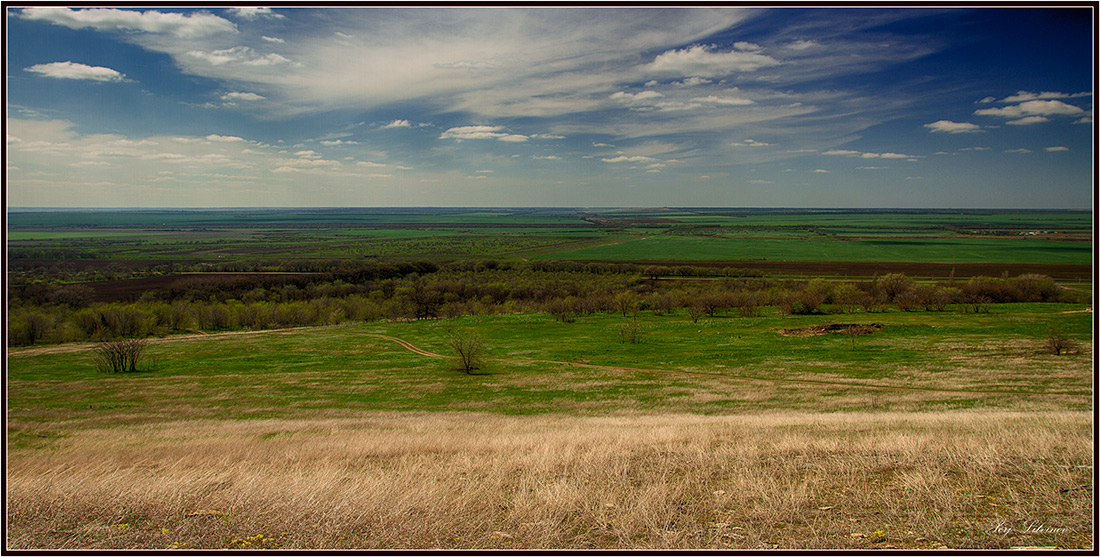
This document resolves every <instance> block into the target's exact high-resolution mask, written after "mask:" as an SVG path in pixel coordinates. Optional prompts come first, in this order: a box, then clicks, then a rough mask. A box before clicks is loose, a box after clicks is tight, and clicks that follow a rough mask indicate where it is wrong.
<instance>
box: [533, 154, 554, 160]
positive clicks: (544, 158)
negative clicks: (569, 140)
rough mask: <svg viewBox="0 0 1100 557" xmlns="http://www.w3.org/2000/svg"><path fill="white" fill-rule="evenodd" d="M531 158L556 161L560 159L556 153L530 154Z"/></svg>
mask: <svg viewBox="0 0 1100 557" xmlns="http://www.w3.org/2000/svg"><path fill="white" fill-rule="evenodd" d="M531 158H532V159H535V160H540V161H556V160H561V157H559V156H557V155H531Z"/></svg>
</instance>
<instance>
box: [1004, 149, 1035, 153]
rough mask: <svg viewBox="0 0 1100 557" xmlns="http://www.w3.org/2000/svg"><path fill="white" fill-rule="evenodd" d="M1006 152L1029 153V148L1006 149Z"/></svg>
mask: <svg viewBox="0 0 1100 557" xmlns="http://www.w3.org/2000/svg"><path fill="white" fill-rule="evenodd" d="M1005 152H1006V153H1030V152H1031V149H1008V150H1006V151H1005Z"/></svg>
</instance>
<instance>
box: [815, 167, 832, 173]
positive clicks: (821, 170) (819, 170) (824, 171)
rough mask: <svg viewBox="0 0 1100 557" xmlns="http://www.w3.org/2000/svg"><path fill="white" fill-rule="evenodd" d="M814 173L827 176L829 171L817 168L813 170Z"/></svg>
mask: <svg viewBox="0 0 1100 557" xmlns="http://www.w3.org/2000/svg"><path fill="white" fill-rule="evenodd" d="M814 172H815V173H817V174H828V173H829V171H828V170H825V169H824V168H818V169H816V170H814Z"/></svg>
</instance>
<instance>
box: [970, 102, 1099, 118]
mask: <svg viewBox="0 0 1100 557" xmlns="http://www.w3.org/2000/svg"><path fill="white" fill-rule="evenodd" d="M1083 112H1085V111H1084V110H1083V109H1081V108H1078V107H1076V106H1073V105H1071V104H1066V103H1064V102H1062V101H1041V100H1032V101H1026V102H1022V103H1020V104H1018V105H1016V106H1006V107H1004V108H982V109H979V110H975V111H974V114H977V115H980V116H1001V117H1004V118H1022V117H1024V116H1054V115H1076V114H1081V113H1083Z"/></svg>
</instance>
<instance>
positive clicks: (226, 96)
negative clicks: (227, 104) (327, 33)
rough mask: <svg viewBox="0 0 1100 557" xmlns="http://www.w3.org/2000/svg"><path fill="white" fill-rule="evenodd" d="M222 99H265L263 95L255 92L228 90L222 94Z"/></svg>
mask: <svg viewBox="0 0 1100 557" xmlns="http://www.w3.org/2000/svg"><path fill="white" fill-rule="evenodd" d="M221 98H222V100H223V101H262V100H264V99H265V97H264V96H263V95H257V94H256V93H244V92H236V91H234V92H229V93H226V94H224V95H222V97H221Z"/></svg>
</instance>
